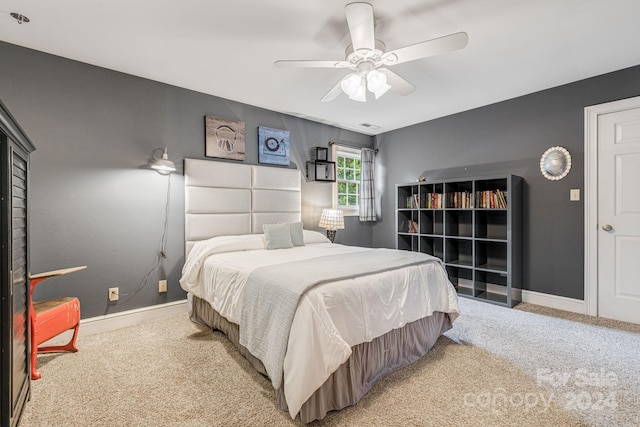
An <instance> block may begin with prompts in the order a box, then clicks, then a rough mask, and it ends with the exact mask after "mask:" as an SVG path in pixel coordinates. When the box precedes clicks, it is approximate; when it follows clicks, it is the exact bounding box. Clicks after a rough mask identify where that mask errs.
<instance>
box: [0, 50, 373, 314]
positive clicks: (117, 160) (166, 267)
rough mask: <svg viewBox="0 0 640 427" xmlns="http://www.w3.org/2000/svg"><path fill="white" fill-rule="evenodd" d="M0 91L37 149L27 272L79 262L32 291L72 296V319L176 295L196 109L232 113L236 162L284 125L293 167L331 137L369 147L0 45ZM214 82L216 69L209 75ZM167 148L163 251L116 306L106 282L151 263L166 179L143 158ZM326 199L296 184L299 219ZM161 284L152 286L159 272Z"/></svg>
mask: <svg viewBox="0 0 640 427" xmlns="http://www.w3.org/2000/svg"><path fill="white" fill-rule="evenodd" d="M0 58H1V63H2V66H1V67H0V98H1V99H2V101H3V102H4V103H5V104H6V105H7V107H8V108H9V109H10V111H11V112H12V114H13V115H14V117H15V118H16V119H17V120H18V122H19V123H20V125H21V126H22V128H23V129H24V130H25V132H26V133H27V135H29V137H30V138H31V140H32V141H33V142H34V144H35V145H36V147H37V150H36V151H35V152H34V153H33V155H32V158H31V160H32V163H31V194H30V203H31V205H30V207H31V210H30V215H31V217H30V221H31V223H30V224H31V229H30V232H31V235H30V236H31V251H30V252H31V268H30V270H31V272H32V273H38V272H42V271H48V270H53V269H59V268H63V267H72V266H76V265H85V264H86V265H87V266H88V267H89V268H88V269H87V270H85V271H82V272H78V273H74V274H72V275H69V276H66V277H64V278H56V279H49V280H48V281H46V282H43V283H42V284H41V285H39V286H38V288H37V289H36V294H35V298H36V299H47V298H54V297H58V296H64V295H76V296H78V297H80V300H81V309H82V317H83V318H87V317H93V316H97V315H102V314H107V313H113V312H118V311H124V310H131V309H134V308H137V307H143V306H148V305H154V304H159V303H164V302H170V301H174V300H179V299H183V298H184V297H185V294H184V292H183V291H182V290H181V289H180V287H179V284H178V279H179V277H180V273H181V268H182V264H183V262H184V255H183V252H184V191H183V184H184V181H183V176H182V174H181V173H182V170H181V169H182V160H183V159H184V158H202V159H204V158H205V157H204V116H205V115H213V116H218V117H222V118H226V119H232V120H242V121H244V122H245V125H246V151H247V158H246V161H245V163H248V164H257V163H258V150H257V127H258V126H259V125H264V126H270V127H274V128H279V129H287V130H289V131H290V132H291V146H292V147H291V149H292V154H291V161H292V167H296V165H297V167H298V168H300V169H301V170H302V171H303V172H304V165H305V161H306V159H308V158H309V157H310V149H311V147H313V146H326V144H327V142H328V141H331V140H333V141H342V142H347V143H349V144H354V145H359V146H371V144H372V140H371V138H370V137H369V136H366V135H361V134H358V133H355V132H350V131H345V130H341V129H338V128H335V127H331V126H327V125H324V124H320V123H315V122H311V121H308V120H303V119H299V118H295V117H292V116H288V115H284V114H280V113H276V112H272V111H268V110H264V109H260V108H257V107H252V106H248V105H244V104H240V103H237V102H232V101H229V100H225V99H221V98H217V97H214V96H209V95H204V94H201V93H197V92H193V91H189V90H185V89H180V88H177V87H173V86H169V85H165V84H161V83H157V82H153V81H149V80H145V79H142V78H138V77H133V76H130V75H127V74H122V73H118V72H114V71H110V70H106V69H102V68H99V67H94V66H90V65H87V64H83V63H79V62H75V61H70V60H67V59H63V58H60V57H56V56H52V55H48V54H45V53H41V52H36V51H32V50H29V49H24V48H21V47H18V46H14V45H10V44H6V43H2V42H0ZM211 78H212V79H214V78H216V77H215V75H212V76H211ZM164 146H167V147H168V149H169V156H170V158H171V159H172V160H174V161H175V162H176V164H177V165H178V166H179V168H180V170H179V171H178V173H176V174H174V175H171V178H170V182H171V190H170V206H169V227H168V236H167V238H168V243H167V258H166V259H164V260H162V263H161V265H160V268H159V270H158V271H159V273H158V271H155V272H154V273H153V274H151V275H150V277H149V280H148V283H147V284H146V286H145V287H144V288H142V289H141V290H140V291H139V292H138V293H137V294H136V295H135V296H133V297H131V299H130V300H129V301H127V302H125V300H127V299H128V298H129V296H121V298H120V301H118V302H117V303H109V302H108V301H107V289H108V288H109V287H115V286H118V287H120V292H121V293H133V292H134V291H135V290H136V289H138V288H139V287H140V286H141V285H142V284H143V280H144V278H145V275H146V274H147V272H148V271H149V270H150V269H151V268H152V267H153V266H154V265H155V262H156V260H157V259H158V252H159V249H160V240H161V236H162V230H163V220H164V210H165V200H166V194H167V184H168V178H167V177H164V176H161V175H159V174H157V173H155V172H153V171H151V170H148V169H144V168H141V166H144V165H145V164H146V163H147V162H148V160H149V158H150V157H151V154H152V152H153V150H154V149H157V148H160V147H164ZM330 205H331V185H329V184H326V183H306V182H304V183H303V220H304V221H305V222H306V223H307V224H306V228H311V229H314V228H315V229H317V227H316V226H317V223H318V219H319V215H320V211H321V209H322V208H323V207H329V206H330ZM336 241H337V242H341V243H346V244H352V245H361V246H370V245H371V244H372V227H371V225H361V224H360V223H359V222H358V221H357V219H355V218H348V220H347V229H346V230H342V231H340V232H338V238H337V239H336ZM165 277H166V278H167V279H168V280H169V291H168V292H167V293H166V294H159V293H158V284H157V283H158V279H159V278H165Z"/></svg>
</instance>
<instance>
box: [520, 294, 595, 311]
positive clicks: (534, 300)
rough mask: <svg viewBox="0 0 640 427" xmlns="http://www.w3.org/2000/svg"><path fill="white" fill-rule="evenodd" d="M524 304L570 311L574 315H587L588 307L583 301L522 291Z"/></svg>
mask: <svg viewBox="0 0 640 427" xmlns="http://www.w3.org/2000/svg"><path fill="white" fill-rule="evenodd" d="M522 302H527V303H529V304H535V305H541V306H543V307H549V308H555V309H557V310H564V311H570V312H572V313H578V314H587V305H586V304H585V302H584V301H583V300H581V299H575V298H567V297H561V296H558V295H551V294H543V293H541V292H534V291H527V290H525V289H523V290H522Z"/></svg>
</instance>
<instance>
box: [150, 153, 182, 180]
mask: <svg viewBox="0 0 640 427" xmlns="http://www.w3.org/2000/svg"><path fill="white" fill-rule="evenodd" d="M156 151H158V150H156ZM149 167H150V168H151V169H154V170H156V171H158V173H159V174H161V175H169V174H170V173H171V172H175V171H176V165H175V163H173V162H172V161H171V160H169V156H168V155H167V147H165V148H164V151H163V152H162V156H161V157H160V158H157V157H156V154H155V151H154V153H153V156H152V158H151V161H150V162H149Z"/></svg>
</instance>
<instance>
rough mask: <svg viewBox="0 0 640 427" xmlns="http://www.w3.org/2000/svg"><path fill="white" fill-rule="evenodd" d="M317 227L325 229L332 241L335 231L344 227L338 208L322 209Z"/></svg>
mask: <svg viewBox="0 0 640 427" xmlns="http://www.w3.org/2000/svg"><path fill="white" fill-rule="evenodd" d="M318 227H322V228H326V229H327V237H328V238H329V240H331V243H333V241H334V239H335V238H336V231H337V230H343V229H344V217H343V215H342V211H341V210H340V209H322V215H320V223H319V224H318Z"/></svg>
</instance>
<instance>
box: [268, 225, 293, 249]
mask: <svg viewBox="0 0 640 427" xmlns="http://www.w3.org/2000/svg"><path fill="white" fill-rule="evenodd" d="M262 230H263V231H264V239H265V241H266V246H265V249H267V250H269V249H289V248H292V247H293V242H291V227H289V224H264V225H263V226H262Z"/></svg>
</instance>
